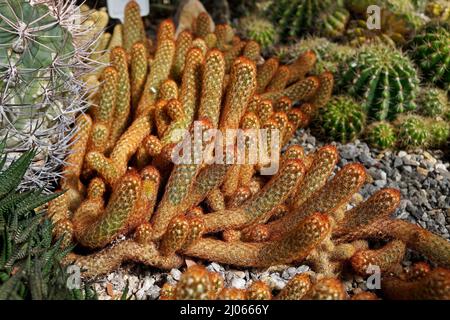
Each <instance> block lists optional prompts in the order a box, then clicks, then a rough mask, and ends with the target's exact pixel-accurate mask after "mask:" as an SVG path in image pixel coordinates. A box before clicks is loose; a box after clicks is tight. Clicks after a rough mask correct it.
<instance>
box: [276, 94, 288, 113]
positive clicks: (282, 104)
mask: <svg viewBox="0 0 450 320" xmlns="http://www.w3.org/2000/svg"><path fill="white" fill-rule="evenodd" d="M291 110H292V100H291V99H289V98H288V97H281V98H280V99H279V100H278V101H277V103H276V104H275V105H274V111H278V112H279V111H282V112H286V113H288V112H289V111H291Z"/></svg>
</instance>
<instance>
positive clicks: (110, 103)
mask: <svg viewBox="0 0 450 320" xmlns="http://www.w3.org/2000/svg"><path fill="white" fill-rule="evenodd" d="M118 77H119V74H118V71H117V69H116V68H114V67H106V68H105V69H104V70H103V73H102V80H103V82H102V85H101V87H100V98H99V103H98V106H95V107H94V108H93V113H94V121H95V122H96V123H101V124H104V125H106V126H107V127H108V129H109V126H110V125H111V123H112V120H113V117H114V112H115V108H116V99H117V80H118Z"/></svg>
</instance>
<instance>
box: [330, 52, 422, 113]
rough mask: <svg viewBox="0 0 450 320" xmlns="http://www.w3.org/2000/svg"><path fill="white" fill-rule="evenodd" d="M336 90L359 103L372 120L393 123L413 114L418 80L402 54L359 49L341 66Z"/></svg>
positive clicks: (415, 72)
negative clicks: (400, 115)
mask: <svg viewBox="0 0 450 320" xmlns="http://www.w3.org/2000/svg"><path fill="white" fill-rule="evenodd" d="M337 79H338V81H337V84H338V88H340V89H341V90H345V91H347V92H348V93H349V94H350V95H352V96H353V97H356V98H361V99H362V102H363V103H362V105H363V108H364V110H365V111H366V113H367V115H368V116H369V117H370V118H374V119H376V120H385V119H389V120H391V119H395V118H396V116H397V115H398V114H399V113H402V112H405V111H410V110H414V109H415V108H416V103H415V100H416V97H417V94H418V91H419V78H418V75H417V71H416V69H415V68H414V65H413V63H412V62H411V61H410V60H409V58H408V57H406V56H404V55H403V54H402V52H400V51H398V50H396V49H394V48H391V47H388V46H383V45H371V46H363V47H361V48H360V49H359V50H358V52H357V54H356V56H355V57H350V58H349V59H348V60H347V61H346V63H345V64H342V66H341V68H340V71H339V76H338V77H337Z"/></svg>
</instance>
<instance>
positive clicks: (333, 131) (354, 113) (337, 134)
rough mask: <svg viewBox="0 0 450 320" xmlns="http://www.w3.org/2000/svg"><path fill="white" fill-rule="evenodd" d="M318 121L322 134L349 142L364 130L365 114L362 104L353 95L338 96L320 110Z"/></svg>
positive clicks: (342, 141)
mask: <svg viewBox="0 0 450 320" xmlns="http://www.w3.org/2000/svg"><path fill="white" fill-rule="evenodd" d="M317 122H318V124H317V127H318V128H319V129H320V131H321V132H322V135H324V136H325V137H327V138H332V140H335V141H339V142H341V143H347V142H350V141H352V140H353V139H355V138H356V137H357V136H358V135H359V134H360V133H361V132H362V131H363V130H364V124H365V114H364V111H363V109H362V107H361V105H360V104H359V103H357V102H356V101H355V100H354V99H352V98H351V97H348V96H336V97H333V98H332V99H331V100H330V101H329V102H328V104H327V105H326V106H325V107H324V108H323V109H321V110H320V111H319V117H318V121H317Z"/></svg>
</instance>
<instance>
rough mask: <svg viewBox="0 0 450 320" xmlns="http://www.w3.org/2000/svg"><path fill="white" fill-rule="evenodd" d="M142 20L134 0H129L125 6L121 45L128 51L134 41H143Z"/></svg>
mask: <svg viewBox="0 0 450 320" xmlns="http://www.w3.org/2000/svg"><path fill="white" fill-rule="evenodd" d="M145 38H146V37H145V29H144V22H143V21H142V19H141V10H140V8H139V5H138V3H137V2H136V1H130V2H128V3H127V5H126V7H125V16H124V23H123V46H124V48H125V50H127V51H130V50H131V47H132V46H133V45H134V44H135V43H136V42H142V43H143V42H144V41H145Z"/></svg>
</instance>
